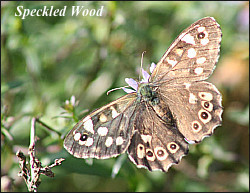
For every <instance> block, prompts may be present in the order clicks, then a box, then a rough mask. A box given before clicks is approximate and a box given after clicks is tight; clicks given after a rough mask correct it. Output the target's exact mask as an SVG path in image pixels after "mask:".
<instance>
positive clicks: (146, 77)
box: [122, 63, 156, 93]
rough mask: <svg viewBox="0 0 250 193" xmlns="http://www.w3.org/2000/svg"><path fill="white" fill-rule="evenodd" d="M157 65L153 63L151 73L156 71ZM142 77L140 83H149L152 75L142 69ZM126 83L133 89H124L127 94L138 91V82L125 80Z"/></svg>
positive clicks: (129, 79)
mask: <svg viewBox="0 0 250 193" xmlns="http://www.w3.org/2000/svg"><path fill="white" fill-rule="evenodd" d="M155 67H156V64H155V63H152V64H151V66H150V72H151V73H152V72H153V70H154V69H155ZM142 76H143V79H142V80H141V81H140V83H147V82H148V81H149V78H150V75H149V74H148V73H147V71H145V70H144V69H143V68H142ZM125 82H126V83H127V84H128V85H129V86H130V87H131V88H133V89H129V88H122V89H123V90H124V91H125V92H126V93H133V92H137V89H138V82H136V81H135V80H134V79H133V78H125Z"/></svg>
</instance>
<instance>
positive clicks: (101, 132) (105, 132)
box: [97, 127, 108, 136]
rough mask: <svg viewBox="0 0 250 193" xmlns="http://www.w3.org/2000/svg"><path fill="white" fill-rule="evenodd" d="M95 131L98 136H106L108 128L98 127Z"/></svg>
mask: <svg viewBox="0 0 250 193" xmlns="http://www.w3.org/2000/svg"><path fill="white" fill-rule="evenodd" d="M97 133H98V134H99V135H100V136H106V135H107V133H108V128H107V127H99V128H98V129H97Z"/></svg>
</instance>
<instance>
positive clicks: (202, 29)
mask: <svg viewBox="0 0 250 193" xmlns="http://www.w3.org/2000/svg"><path fill="white" fill-rule="evenodd" d="M205 29H206V28H205V27H198V29H197V30H198V32H199V33H200V32H203V31H204V30H205Z"/></svg>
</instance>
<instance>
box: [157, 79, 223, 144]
mask: <svg viewBox="0 0 250 193" xmlns="http://www.w3.org/2000/svg"><path fill="white" fill-rule="evenodd" d="M159 89H160V90H159V92H160V93H161V97H162V101H164V103H166V104H168V105H169V109H170V111H171V112H172V113H173V116H174V117H175V118H176V120H178V121H177V125H178V129H179V131H180V132H181V133H182V134H183V136H184V137H185V138H186V139H187V140H188V141H194V142H200V141H201V140H202V139H203V138H204V137H205V136H209V135H211V134H212V133H213V130H214V128H215V127H216V126H218V125H220V124H221V121H222V120H221V114H222V105H221V95H220V93H219V91H218V90H217V89H216V87H215V86H214V85H213V84H211V83H209V82H205V81H199V82H192V83H184V84H180V85H177V86H171V85H169V86H166V87H160V88H159Z"/></svg>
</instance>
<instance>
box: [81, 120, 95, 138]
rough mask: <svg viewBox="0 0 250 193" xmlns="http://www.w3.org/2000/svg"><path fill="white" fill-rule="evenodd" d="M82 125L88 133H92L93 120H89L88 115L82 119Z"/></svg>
mask: <svg viewBox="0 0 250 193" xmlns="http://www.w3.org/2000/svg"><path fill="white" fill-rule="evenodd" d="M83 122H84V123H83V127H84V129H86V131H89V132H90V133H92V134H94V133H95V131H94V127H93V122H92V120H91V117H90V116H87V117H86V118H85V119H83Z"/></svg>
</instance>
